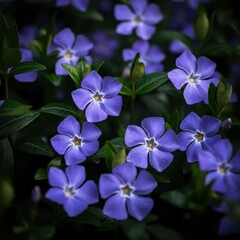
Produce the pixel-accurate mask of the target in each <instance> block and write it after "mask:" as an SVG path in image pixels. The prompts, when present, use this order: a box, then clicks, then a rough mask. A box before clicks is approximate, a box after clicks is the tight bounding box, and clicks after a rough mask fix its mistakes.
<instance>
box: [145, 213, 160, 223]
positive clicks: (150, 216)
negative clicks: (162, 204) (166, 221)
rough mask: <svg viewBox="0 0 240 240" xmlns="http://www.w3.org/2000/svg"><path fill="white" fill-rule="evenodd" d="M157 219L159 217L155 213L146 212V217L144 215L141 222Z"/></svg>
mask: <svg viewBox="0 0 240 240" xmlns="http://www.w3.org/2000/svg"><path fill="white" fill-rule="evenodd" d="M158 219H159V217H158V216H157V215H155V214H148V215H147V217H145V218H144V219H143V221H142V222H143V223H145V224H146V223H150V222H154V221H156V220H158Z"/></svg>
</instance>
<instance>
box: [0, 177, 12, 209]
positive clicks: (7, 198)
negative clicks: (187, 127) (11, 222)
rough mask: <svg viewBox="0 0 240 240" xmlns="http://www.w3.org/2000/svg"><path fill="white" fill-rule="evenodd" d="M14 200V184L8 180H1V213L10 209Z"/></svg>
mask: <svg viewBox="0 0 240 240" xmlns="http://www.w3.org/2000/svg"><path fill="white" fill-rule="evenodd" d="M13 198H14V188H13V186H12V183H11V182H10V181H9V180H7V179H2V178H0V199H1V201H0V212H2V210H3V209H5V208H7V207H9V206H10V205H11V203H12V200H13Z"/></svg>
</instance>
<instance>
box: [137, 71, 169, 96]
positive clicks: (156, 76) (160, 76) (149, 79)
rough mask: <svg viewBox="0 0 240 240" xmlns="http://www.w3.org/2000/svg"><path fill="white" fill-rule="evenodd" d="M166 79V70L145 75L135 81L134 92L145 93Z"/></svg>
mask: <svg viewBox="0 0 240 240" xmlns="http://www.w3.org/2000/svg"><path fill="white" fill-rule="evenodd" d="M167 81H168V76H167V73H166V72H162V73H152V74H149V75H146V76H144V77H142V78H141V79H139V80H138V81H137V82H136V94H138V95H140V94H146V93H149V92H151V91H153V90H155V89H156V88H158V87H160V86H161V85H163V84H164V83H165V82H167Z"/></svg>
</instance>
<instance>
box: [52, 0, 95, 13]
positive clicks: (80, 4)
mask: <svg viewBox="0 0 240 240" xmlns="http://www.w3.org/2000/svg"><path fill="white" fill-rule="evenodd" d="M89 2H90V0H57V1H56V6H57V7H63V6H67V5H69V4H71V5H72V6H73V7H74V8H76V9H78V10H79V11H81V12H85V11H86V10H87V7H88V4H89Z"/></svg>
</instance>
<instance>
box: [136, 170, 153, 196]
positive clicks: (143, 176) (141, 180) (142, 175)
mask: <svg viewBox="0 0 240 240" xmlns="http://www.w3.org/2000/svg"><path fill="white" fill-rule="evenodd" d="M133 187H134V188H135V190H134V194H138V195H139V194H140V195H142V194H149V193H151V192H152V191H153V190H154V189H155V188H156V187H157V182H156V180H155V178H154V177H153V176H152V175H151V174H150V173H149V172H147V171H146V170H141V171H140V172H139V174H138V177H137V179H136V181H135V182H134V184H133Z"/></svg>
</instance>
